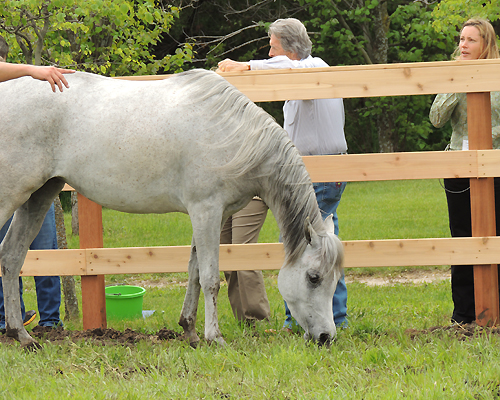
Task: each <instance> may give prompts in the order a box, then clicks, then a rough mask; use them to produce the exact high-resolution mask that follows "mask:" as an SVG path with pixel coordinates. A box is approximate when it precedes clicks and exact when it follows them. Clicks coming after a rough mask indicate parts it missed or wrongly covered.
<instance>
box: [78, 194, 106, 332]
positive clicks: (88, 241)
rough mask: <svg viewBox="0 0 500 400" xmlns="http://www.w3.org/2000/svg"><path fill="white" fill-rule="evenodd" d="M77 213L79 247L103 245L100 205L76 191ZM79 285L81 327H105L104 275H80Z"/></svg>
mask: <svg viewBox="0 0 500 400" xmlns="http://www.w3.org/2000/svg"><path fill="white" fill-rule="evenodd" d="M78 214H79V220H80V229H79V232H80V248H81V249H87V248H96V247H103V235H102V207H101V206H100V205H98V204H96V203H94V202H93V201H90V200H89V199H87V198H86V197H85V196H83V195H81V194H80V193H78ZM88 264H89V260H88V259H87V265H88ZM81 286H82V316H83V329H96V328H103V329H106V327H107V322H106V297H105V293H104V275H86V276H82V279H81Z"/></svg>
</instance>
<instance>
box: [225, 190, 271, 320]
mask: <svg viewBox="0 0 500 400" xmlns="http://www.w3.org/2000/svg"><path fill="white" fill-rule="evenodd" d="M267 210H268V207H267V205H266V204H265V203H264V202H263V201H262V200H261V199H258V198H254V199H253V200H252V201H251V202H250V203H249V204H248V205H247V206H246V207H245V208H243V209H242V210H240V211H238V212H237V213H235V214H233V215H232V216H231V217H229V218H228V220H227V221H226V223H225V224H224V227H223V228H222V232H221V236H220V242H221V244H239V243H257V240H258V238H259V233H260V230H261V228H262V225H264V221H265V220H266V215H267ZM224 274H225V276H226V280H227V286H228V296H229V302H230V303H231V308H232V309H233V314H234V316H235V318H237V319H238V320H239V321H242V322H244V321H251V320H262V319H268V318H269V315H270V308H269V301H268V299H267V294H266V288H265V286H264V278H263V277H262V271H232V272H224Z"/></svg>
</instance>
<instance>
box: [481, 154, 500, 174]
mask: <svg viewBox="0 0 500 400" xmlns="http://www.w3.org/2000/svg"><path fill="white" fill-rule="evenodd" d="M476 152H477V177H478V178H488V177H489V178H493V177H497V176H499V177H500V150H476Z"/></svg>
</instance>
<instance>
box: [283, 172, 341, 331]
mask: <svg viewBox="0 0 500 400" xmlns="http://www.w3.org/2000/svg"><path fill="white" fill-rule="evenodd" d="M346 185H347V183H346V182H322V183H313V186H314V192H315V193H316V200H317V201H318V206H319V209H320V211H321V217H322V218H323V220H325V219H326V217H328V216H329V215H330V214H333V224H334V225H335V231H334V232H335V234H336V235H338V234H339V219H338V218H337V207H338V206H339V203H340V198H341V197H342V193H344V189H345V187H346ZM332 308H333V321H334V322H335V326H342V327H343V328H347V286H346V284H345V277H344V275H342V277H341V278H340V279H339V281H338V283H337V288H336V289H335V293H334V294H333V304H332ZM285 313H286V319H285V323H284V324H283V327H284V328H292V321H293V322H294V323H295V324H297V323H296V322H295V321H294V320H292V314H291V312H290V310H289V308H288V306H287V304H286V301H285Z"/></svg>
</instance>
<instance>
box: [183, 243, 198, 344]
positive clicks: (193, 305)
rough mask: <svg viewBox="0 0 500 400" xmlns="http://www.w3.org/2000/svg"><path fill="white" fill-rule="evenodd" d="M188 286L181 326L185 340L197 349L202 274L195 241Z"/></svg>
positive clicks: (190, 260)
mask: <svg viewBox="0 0 500 400" xmlns="http://www.w3.org/2000/svg"><path fill="white" fill-rule="evenodd" d="M188 274H189V276H188V286H187V290H186V296H185V297H184V304H183V306H182V311H181V316H180V318H179V325H180V326H182V328H183V329H184V334H183V338H184V339H186V340H188V341H189V344H190V345H191V347H194V348H196V347H197V346H198V343H199V342H200V338H199V337H198V334H197V333H196V313H197V311H198V301H199V299H200V289H201V286H200V273H199V266H198V257H197V254H196V246H195V243H194V239H193V240H192V243H191V255H190V257H189V265H188Z"/></svg>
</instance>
